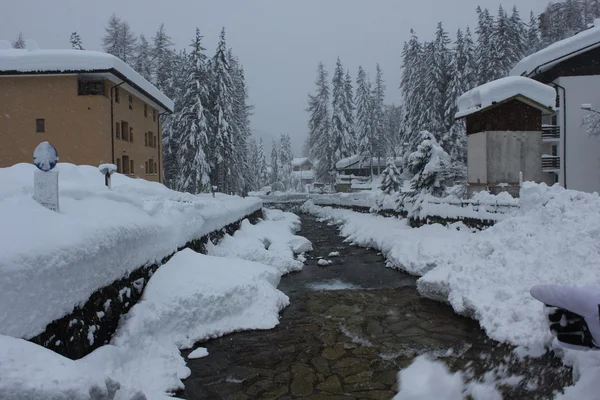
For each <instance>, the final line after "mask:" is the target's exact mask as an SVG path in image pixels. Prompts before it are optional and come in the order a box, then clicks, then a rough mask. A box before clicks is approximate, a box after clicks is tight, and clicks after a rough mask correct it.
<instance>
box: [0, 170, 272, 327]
mask: <svg viewBox="0 0 600 400" xmlns="http://www.w3.org/2000/svg"><path fill="white" fill-rule="evenodd" d="M57 168H58V170H59V172H60V178H59V179H60V181H59V187H60V212H59V213H56V212H53V211H50V210H47V209H46V208H44V207H42V206H40V205H39V204H38V203H36V202H35V201H34V200H33V199H32V193H33V171H34V169H35V167H34V166H33V165H30V164H17V165H14V166H12V167H10V168H2V169H0V221H2V225H1V226H0V254H1V257H0V275H1V276H2V279H1V280H0V304H2V307H1V308H0V334H6V335H10V336H15V337H24V338H30V337H33V336H35V335H37V334H39V333H40V332H42V331H43V329H44V327H45V326H46V325H47V324H48V323H50V322H51V321H53V320H54V319H57V318H60V317H61V316H63V315H65V314H67V313H68V312H70V311H71V310H72V309H73V307H74V306H75V305H78V304H81V303H83V302H85V300H86V299H87V298H88V297H89V296H90V295H91V294H92V293H93V292H94V291H95V290H97V289H99V288H101V287H104V286H106V285H108V284H110V283H111V282H113V281H115V280H117V279H119V278H121V277H123V276H125V275H126V274H127V273H129V272H131V271H132V270H134V269H136V268H139V267H140V266H142V265H144V264H147V263H148V264H152V263H155V262H156V261H160V260H161V259H162V258H164V257H165V256H167V255H169V254H171V253H173V252H174V251H176V250H177V248H178V247H181V246H183V245H185V243H187V242H188V241H190V240H192V239H195V238H199V237H201V236H203V235H206V234H208V233H210V232H212V231H215V230H217V229H220V228H222V227H223V226H225V225H227V224H230V223H232V222H235V221H237V220H239V219H241V218H243V217H244V216H246V215H248V214H250V213H252V212H254V211H256V210H257V209H259V208H260V207H261V201H260V200H259V199H256V198H240V197H236V196H226V195H219V194H218V195H217V197H216V198H213V197H212V196H211V195H197V196H194V195H191V194H187V193H180V192H175V191H172V190H169V189H167V188H166V187H165V186H163V185H161V184H159V183H153V182H148V181H145V180H142V179H131V178H128V177H126V176H124V175H121V174H115V175H113V178H112V187H113V190H108V189H107V188H106V187H105V186H104V178H103V177H102V175H101V174H100V173H99V172H98V169H97V168H95V167H91V166H75V165H72V164H59V165H58V166H57Z"/></svg>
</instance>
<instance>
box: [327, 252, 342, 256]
mask: <svg viewBox="0 0 600 400" xmlns="http://www.w3.org/2000/svg"><path fill="white" fill-rule="evenodd" d="M339 256H340V252H339V251H332V252H331V253H329V255H328V256H327V257H339Z"/></svg>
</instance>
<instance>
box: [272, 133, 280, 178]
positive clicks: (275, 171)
mask: <svg viewBox="0 0 600 400" xmlns="http://www.w3.org/2000/svg"><path fill="white" fill-rule="evenodd" d="M278 182H279V149H278V147H277V141H276V140H275V139H273V145H272V147H271V185H273V184H275V183H278Z"/></svg>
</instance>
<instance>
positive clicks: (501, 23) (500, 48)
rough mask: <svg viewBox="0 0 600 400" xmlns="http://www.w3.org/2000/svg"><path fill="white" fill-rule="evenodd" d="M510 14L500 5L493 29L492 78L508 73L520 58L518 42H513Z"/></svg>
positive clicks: (490, 68) (490, 67)
mask: <svg viewBox="0 0 600 400" xmlns="http://www.w3.org/2000/svg"><path fill="white" fill-rule="evenodd" d="M513 39H514V38H513V37H512V35H511V29H510V24H509V20H508V15H507V14H506V12H505V11H504V8H502V5H500V6H499V7H498V16H497V18H496V21H495V23H494V28H493V31H492V59H491V61H492V64H491V65H489V66H488V68H489V70H490V73H491V76H490V79H491V80H496V79H500V78H503V77H504V76H506V75H508V73H509V72H510V70H511V68H512V67H513V66H514V65H515V64H516V63H517V62H518V61H519V60H520V57H519V56H518V54H517V51H518V48H517V44H516V43H513V42H512V40H513Z"/></svg>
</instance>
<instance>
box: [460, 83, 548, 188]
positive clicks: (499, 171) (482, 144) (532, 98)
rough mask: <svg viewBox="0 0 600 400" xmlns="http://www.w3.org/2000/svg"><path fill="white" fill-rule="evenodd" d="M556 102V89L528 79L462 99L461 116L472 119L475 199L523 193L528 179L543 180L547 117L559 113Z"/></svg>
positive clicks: (469, 168)
mask: <svg viewBox="0 0 600 400" xmlns="http://www.w3.org/2000/svg"><path fill="white" fill-rule="evenodd" d="M554 102H555V91H554V89H553V88H552V87H550V86H548V85H545V84H542V83H540V82H537V81H534V80H533V79H529V78H524V77H507V78H503V79H499V80H497V81H493V82H489V83H487V84H485V85H482V86H479V87H477V88H474V89H473V90H470V91H469V92H467V93H465V94H463V95H462V96H461V97H460V98H459V99H458V109H459V112H458V113H457V114H456V118H458V119H460V118H466V127H467V175H468V183H469V187H468V193H469V196H471V195H473V194H474V193H476V192H478V191H482V190H486V191H490V192H492V193H497V192H500V191H508V192H509V193H511V194H513V195H518V193H519V187H520V182H521V181H522V180H526V181H533V182H538V183H539V182H541V181H542V167H543V163H544V160H545V157H546V156H545V155H544V154H543V141H542V117H543V115H552V114H554V111H553V109H552V107H553V105H554Z"/></svg>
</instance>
